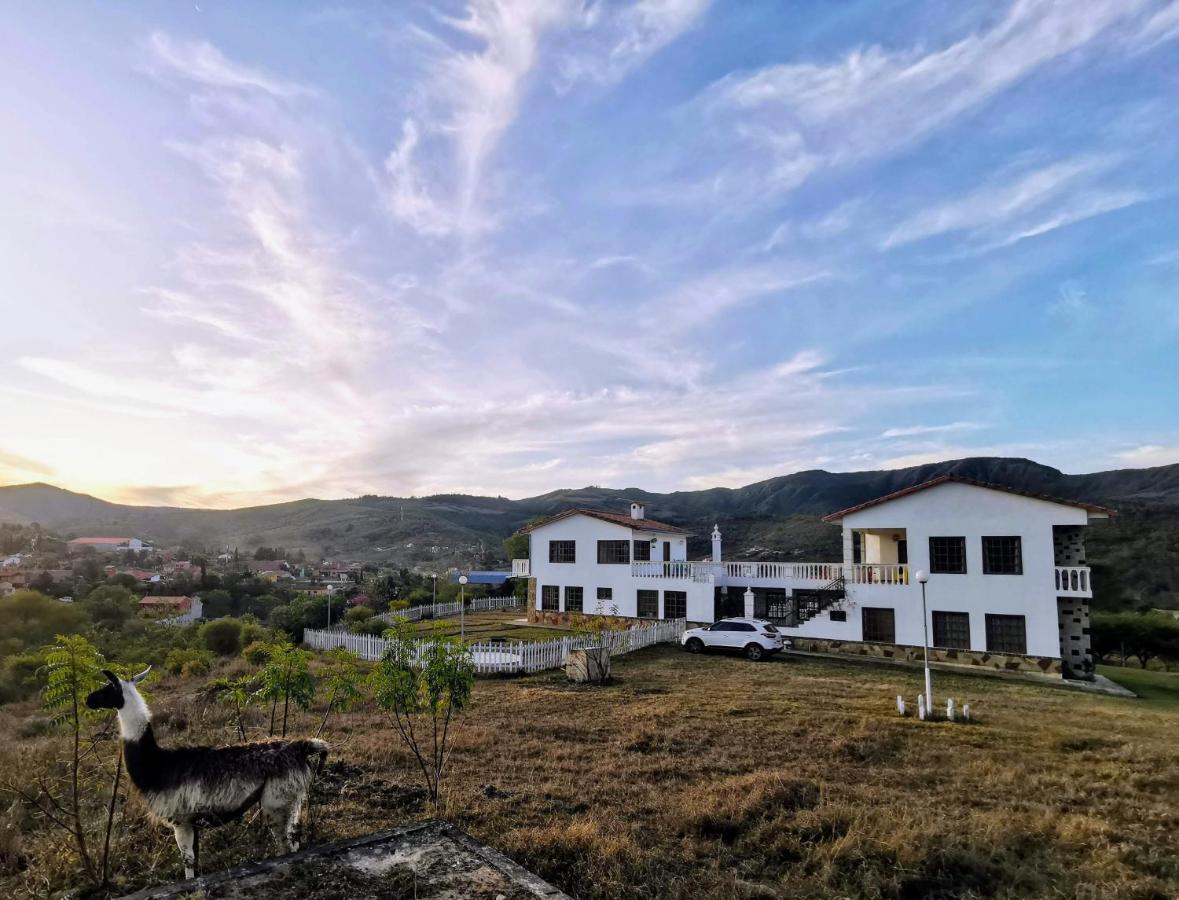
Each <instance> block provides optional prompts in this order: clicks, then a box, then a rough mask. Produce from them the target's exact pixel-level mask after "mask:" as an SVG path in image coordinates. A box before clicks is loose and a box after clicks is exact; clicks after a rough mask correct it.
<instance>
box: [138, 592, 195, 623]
mask: <svg viewBox="0 0 1179 900" xmlns="http://www.w3.org/2000/svg"><path fill="white" fill-rule="evenodd" d="M139 612H140V614H141V615H143V616H146V617H148V618H152V619H157V620H161V621H166V622H167V623H168V624H183V623H186V622H195V621H196V620H197V619H199V618H201V616H203V615H204V604H203V603H201V598H200V597H151V596H148V597H143V598H141V599H140V601H139Z"/></svg>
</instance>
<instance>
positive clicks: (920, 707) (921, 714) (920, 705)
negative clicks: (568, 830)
mask: <svg viewBox="0 0 1179 900" xmlns="http://www.w3.org/2000/svg"><path fill="white" fill-rule="evenodd" d="M917 718H918V719H920V720H921V721H922V722H924V721H925V695H924V694H918V695H917Z"/></svg>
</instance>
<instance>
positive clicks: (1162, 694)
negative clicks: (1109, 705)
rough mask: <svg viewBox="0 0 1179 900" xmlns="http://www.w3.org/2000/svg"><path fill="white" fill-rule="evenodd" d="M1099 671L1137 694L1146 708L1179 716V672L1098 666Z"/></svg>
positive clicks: (1134, 666)
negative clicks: (1167, 711) (1166, 711)
mask: <svg viewBox="0 0 1179 900" xmlns="http://www.w3.org/2000/svg"><path fill="white" fill-rule="evenodd" d="M1097 671H1098V672H1100V673H1101V674H1102V675H1104V676H1105V677H1106V678H1109V679H1110V680H1111V681H1116V682H1117V683H1118V684H1120V685H1122V686H1123V687H1127V688H1129V689H1130V690H1132V691H1133V692H1134V693H1135V694H1137V695H1138V696H1139V697H1140V698H1141V700H1142V704H1143V705H1144V706H1149V707H1151V708H1153V709H1161V710H1169V711H1171V712H1174V713H1177V714H1179V672H1155V671H1149V670H1144V669H1141V668H1139V667H1138V666H1136V665H1129V666H1098V667H1097Z"/></svg>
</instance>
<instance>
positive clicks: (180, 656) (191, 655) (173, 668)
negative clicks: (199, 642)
mask: <svg viewBox="0 0 1179 900" xmlns="http://www.w3.org/2000/svg"><path fill="white" fill-rule="evenodd" d="M190 662H191V663H198V664H199V663H202V662H203V663H204V665H205V670H204V673H203V674H207V673H208V672H209V669H210V668H212V665H213V658H212V656H211V655H210V653H209V652H208V651H207V650H198V649H197V648H195V647H177V648H176V649H175V650H169V651H168V655H167V656H166V657H164V669H165V670H166V671H168V672H169V673H171V674H172V675H180V674H190V675H191V674H202V673H200V672H197V671H195V670H196V669H199V668H200V666H199V665H197V666H194V667H193V669H194V671H192V672H186V671H185V666H186V665H187V664H188V663H190Z"/></svg>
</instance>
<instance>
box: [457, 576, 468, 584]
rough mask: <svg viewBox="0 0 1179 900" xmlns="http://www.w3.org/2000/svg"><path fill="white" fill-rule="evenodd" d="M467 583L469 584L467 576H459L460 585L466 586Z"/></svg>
mask: <svg viewBox="0 0 1179 900" xmlns="http://www.w3.org/2000/svg"><path fill="white" fill-rule="evenodd" d="M466 583H467V576H466V575H460V576H459V584H466Z"/></svg>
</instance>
